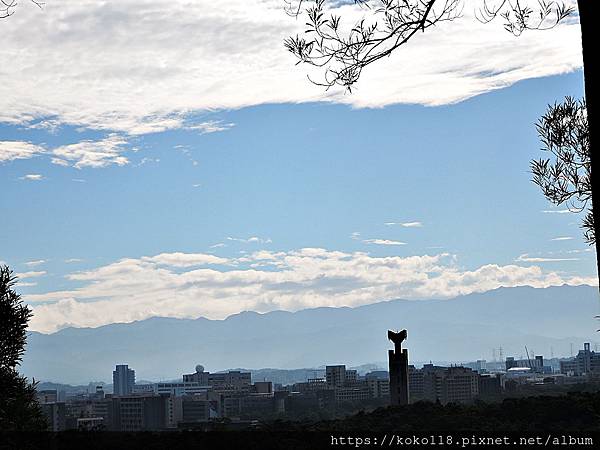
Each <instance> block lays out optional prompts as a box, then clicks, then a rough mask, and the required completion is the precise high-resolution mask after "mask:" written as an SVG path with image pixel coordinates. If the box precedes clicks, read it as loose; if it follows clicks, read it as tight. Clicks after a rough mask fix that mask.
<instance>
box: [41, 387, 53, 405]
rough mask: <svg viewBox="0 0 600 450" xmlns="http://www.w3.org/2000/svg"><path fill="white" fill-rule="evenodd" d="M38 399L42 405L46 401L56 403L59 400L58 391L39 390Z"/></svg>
mask: <svg viewBox="0 0 600 450" xmlns="http://www.w3.org/2000/svg"><path fill="white" fill-rule="evenodd" d="M37 401H38V403H41V404H42V405H43V404H45V403H56V402H57V401H58V392H57V391H56V389H47V390H42V391H37Z"/></svg>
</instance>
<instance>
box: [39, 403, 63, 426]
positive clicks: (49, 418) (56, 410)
mask: <svg viewBox="0 0 600 450" xmlns="http://www.w3.org/2000/svg"><path fill="white" fill-rule="evenodd" d="M40 408H41V410H42V412H43V413H44V415H45V416H46V422H47V423H48V431H64V430H66V408H65V404H64V403H62V402H53V403H42V404H40Z"/></svg>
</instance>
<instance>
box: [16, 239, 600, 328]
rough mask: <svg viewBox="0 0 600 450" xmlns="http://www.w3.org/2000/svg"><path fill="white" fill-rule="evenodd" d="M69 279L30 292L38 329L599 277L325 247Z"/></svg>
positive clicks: (181, 261)
mask: <svg viewBox="0 0 600 450" xmlns="http://www.w3.org/2000/svg"><path fill="white" fill-rule="evenodd" d="M40 274H43V272H40V273H36V276H39V275H40ZM27 275H29V276H33V273H30V274H26V276H27ZM67 278H69V279H70V280H72V281H74V282H78V283H80V284H81V286H80V287H79V288H77V289H73V290H70V291H62V292H48V293H45V294H37V295H28V296H27V297H26V301H27V302H28V303H30V304H32V305H33V307H34V313H35V315H34V317H33V319H32V322H31V327H32V329H34V330H38V331H43V332H52V331H56V330H57V329H60V328H62V327H65V326H80V327H81V326H99V325H103V324H107V323H113V322H130V321H133V320H141V319H145V318H148V317H151V316H169V317H180V318H182V317H192V318H193V317H198V316H205V317H209V318H225V317H227V316H228V315H231V314H234V313H238V312H240V311H244V310H253V311H259V312H266V311H272V310H277V309H283V310H290V311H294V310H298V309H303V308H311V307H319V306H357V305H362V304H368V303H373V302H377V301H382V300H389V299H395V298H406V299H427V298H448V297H453V296H457V295H461V294H468V293H471V292H483V291H487V290H490V289H495V288H498V287H501V286H507V287H508V286H521V285H529V286H534V287H547V286H551V285H561V284H564V283H568V284H594V283H595V282H596V280H595V279H594V278H582V277H565V276H562V275H560V274H558V273H556V272H546V271H543V270H542V269H541V268H540V267H537V266H530V267H522V266H518V265H505V266H499V265H496V264H488V265H484V266H481V267H479V268H477V269H475V270H465V269H463V268H461V267H460V266H459V265H458V264H457V260H456V257H455V256H453V255H449V254H447V253H442V254H438V255H420V256H410V257H395V256H392V257H375V256H371V255H369V254H366V253H361V252H355V253H346V252H340V251H330V250H325V249H321V248H304V249H301V250H295V251H288V252H272V251H265V250H261V251H257V252H254V253H252V254H250V255H246V256H243V257H240V258H233V259H231V258H221V257H217V256H214V255H210V254H202V253H199V254H197V253H194V254H190V253H163V254H160V255H156V256H149V257H141V258H126V259H122V260H119V261H117V262H115V263H112V264H109V265H106V266H102V267H99V268H97V269H94V270H89V271H84V272H75V273H72V274H70V275H68V276H67ZM98 311H102V314H98V313H97V312H98Z"/></svg>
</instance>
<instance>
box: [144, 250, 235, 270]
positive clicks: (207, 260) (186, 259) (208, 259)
mask: <svg viewBox="0 0 600 450" xmlns="http://www.w3.org/2000/svg"><path fill="white" fill-rule="evenodd" d="M142 260H143V261H148V262H152V263H156V264H159V265H165V266H172V267H192V266H206V265H212V264H227V263H228V262H229V260H228V259H226V258H219V257H218V256H214V255H205V254H202V253H181V252H177V253H161V254H160V255H156V256H152V257H143V258H142Z"/></svg>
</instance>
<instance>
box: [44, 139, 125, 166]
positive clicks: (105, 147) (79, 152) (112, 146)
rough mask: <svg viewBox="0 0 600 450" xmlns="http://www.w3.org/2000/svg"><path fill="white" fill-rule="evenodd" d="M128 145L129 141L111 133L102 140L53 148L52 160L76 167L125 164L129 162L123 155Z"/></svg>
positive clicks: (59, 163) (55, 162)
mask: <svg viewBox="0 0 600 450" xmlns="http://www.w3.org/2000/svg"><path fill="white" fill-rule="evenodd" d="M126 145H127V141H126V140H125V139H123V138H122V137H120V136H117V135H111V136H109V137H107V138H106V139H103V140H101V141H81V142H78V143H76V144H68V145H63V146H61V147H57V148H55V149H54V150H52V154H53V155H54V158H53V159H52V162H53V163H54V164H58V165H62V166H73V167H75V168H76V169H81V168H83V167H91V168H102V167H107V166H110V165H113V164H116V165H117V166H124V165H125V164H129V160H128V159H127V157H125V156H123V152H124V151H125V150H126V147H125V146H126Z"/></svg>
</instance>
